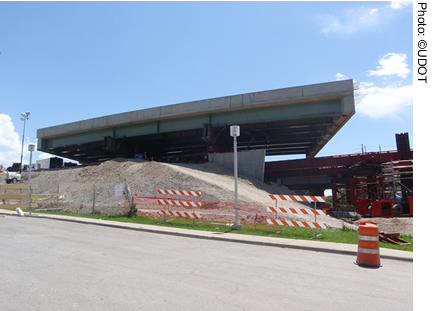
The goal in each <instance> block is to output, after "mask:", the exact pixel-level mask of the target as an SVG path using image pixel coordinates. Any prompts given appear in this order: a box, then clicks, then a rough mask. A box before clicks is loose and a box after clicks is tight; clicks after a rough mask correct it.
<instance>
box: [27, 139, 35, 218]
mask: <svg viewBox="0 0 435 311" xmlns="http://www.w3.org/2000/svg"><path fill="white" fill-rule="evenodd" d="M28 150H29V151H30V161H29V179H28V183H29V210H30V214H31V213H32V185H31V175H32V153H33V151H35V145H32V144H30V145H29V146H28ZM35 212H36V211H35Z"/></svg>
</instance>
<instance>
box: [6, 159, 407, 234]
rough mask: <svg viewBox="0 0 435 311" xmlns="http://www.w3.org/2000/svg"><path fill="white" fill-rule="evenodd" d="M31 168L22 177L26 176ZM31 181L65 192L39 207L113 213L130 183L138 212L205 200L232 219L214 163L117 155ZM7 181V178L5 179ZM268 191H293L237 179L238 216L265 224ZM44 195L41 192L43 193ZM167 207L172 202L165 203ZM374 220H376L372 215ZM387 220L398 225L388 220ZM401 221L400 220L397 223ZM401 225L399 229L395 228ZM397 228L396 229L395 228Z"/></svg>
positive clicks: (205, 210)
mask: <svg viewBox="0 0 435 311" xmlns="http://www.w3.org/2000/svg"><path fill="white" fill-rule="evenodd" d="M27 176H28V175H27V173H23V180H25V181H27V178H28V177H27ZM31 177H32V178H31V179H32V184H36V185H38V190H37V191H36V193H38V194H47V196H49V194H57V192H58V189H59V193H60V194H63V195H64V198H63V199H62V200H61V202H60V203H58V201H57V199H51V200H46V201H39V202H40V206H41V207H55V206H58V205H59V206H61V207H63V208H64V210H69V211H73V212H78V211H81V212H91V211H92V210H94V211H96V212H100V213H114V212H119V211H125V210H126V207H127V201H126V200H125V199H124V198H119V197H116V196H115V185H116V184H124V183H126V184H128V186H129V188H130V190H131V193H132V194H133V195H134V196H135V198H134V200H135V203H136V204H137V208H138V210H139V213H140V214H144V215H149V216H154V217H158V216H159V214H158V211H159V210H161V209H165V206H163V205H159V204H158V202H157V199H156V198H162V197H167V198H172V199H179V200H185V201H186V200H194V201H201V203H202V207H201V208H195V212H200V213H201V214H202V218H203V219H207V220H215V221H219V222H228V223H232V222H234V218H235V216H234V214H235V210H234V177H233V174H232V172H230V171H228V170H227V169H225V168H223V167H222V166H219V165H216V164H214V163H205V164H167V163H160V162H148V161H143V160H139V159H137V160H136V159H135V160H132V159H115V160H112V161H107V162H103V163H101V164H100V165H95V166H86V167H76V168H70V169H62V170H46V171H34V172H32V175H31ZM2 182H3V183H4V180H3V181H2ZM158 189H168V190H197V191H201V194H202V195H201V197H199V198H197V197H186V196H172V195H171V196H162V195H159V194H158V193H157V190H158ZM268 194H293V193H292V192H291V191H290V190H289V189H288V188H286V187H283V186H278V185H276V184H272V185H268V184H265V183H263V182H261V181H259V180H256V179H255V178H252V177H249V176H240V178H239V179H238V202H239V220H240V221H241V222H242V223H243V222H247V223H254V222H257V223H266V219H267V218H274V216H275V215H274V214H273V213H270V212H267V210H266V209H267V206H275V201H272V200H269V199H268V196H267V195H268ZM41 197H42V195H41ZM278 206H282V207H295V208H298V207H299V208H307V207H310V205H309V204H308V205H307V204H304V203H299V202H290V201H279V202H278ZM166 208H168V207H166ZM169 210H173V211H175V210H177V211H188V212H192V208H183V207H173V206H171V207H169ZM279 218H281V219H291V220H300V221H311V222H314V216H306V215H295V214H290V215H286V214H280V215H279ZM372 221H374V219H372ZM376 221H379V223H382V224H383V226H386V228H385V230H384V228H383V227H382V228H383V229H382V230H381V226H380V231H387V232H399V233H403V234H412V225H409V223H411V224H412V218H411V219H409V218H406V221H403V219H401V218H394V219H391V220H388V219H385V218H381V219H379V220H376ZM317 222H323V223H326V224H327V225H328V226H329V227H331V228H336V229H341V228H342V227H343V225H348V224H346V223H344V222H343V221H341V220H338V219H336V218H333V217H329V216H318V217H317ZM388 222H391V223H393V224H394V225H391V224H390V225H387V223H388ZM400 223H401V224H400ZM384 224H385V225H384ZM396 224H400V225H396ZM396 229H397V230H398V229H400V231H397V230H396ZM395 230H396V231H395Z"/></svg>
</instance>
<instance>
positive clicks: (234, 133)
mask: <svg viewBox="0 0 435 311" xmlns="http://www.w3.org/2000/svg"><path fill="white" fill-rule="evenodd" d="M230 134H231V136H233V137H234V193H235V197H234V207H235V210H236V219H235V222H234V225H232V226H231V229H233V230H242V225H241V224H240V223H239V206H238V193H237V178H238V176H237V175H238V173H237V136H240V126H238V125H232V126H231V128H230Z"/></svg>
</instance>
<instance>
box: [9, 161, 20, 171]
mask: <svg viewBox="0 0 435 311" xmlns="http://www.w3.org/2000/svg"><path fill="white" fill-rule="evenodd" d="M20 168H21V164H20V163H19V162H14V163H12V166H9V167H8V168H7V169H6V171H8V172H19V171H20Z"/></svg>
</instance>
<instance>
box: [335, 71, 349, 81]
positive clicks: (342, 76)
mask: <svg viewBox="0 0 435 311" xmlns="http://www.w3.org/2000/svg"><path fill="white" fill-rule="evenodd" d="M335 79H336V80H337V81H340V80H347V79H349V78H348V77H346V76H345V75H344V74H341V73H339V72H337V74H336V75H335Z"/></svg>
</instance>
